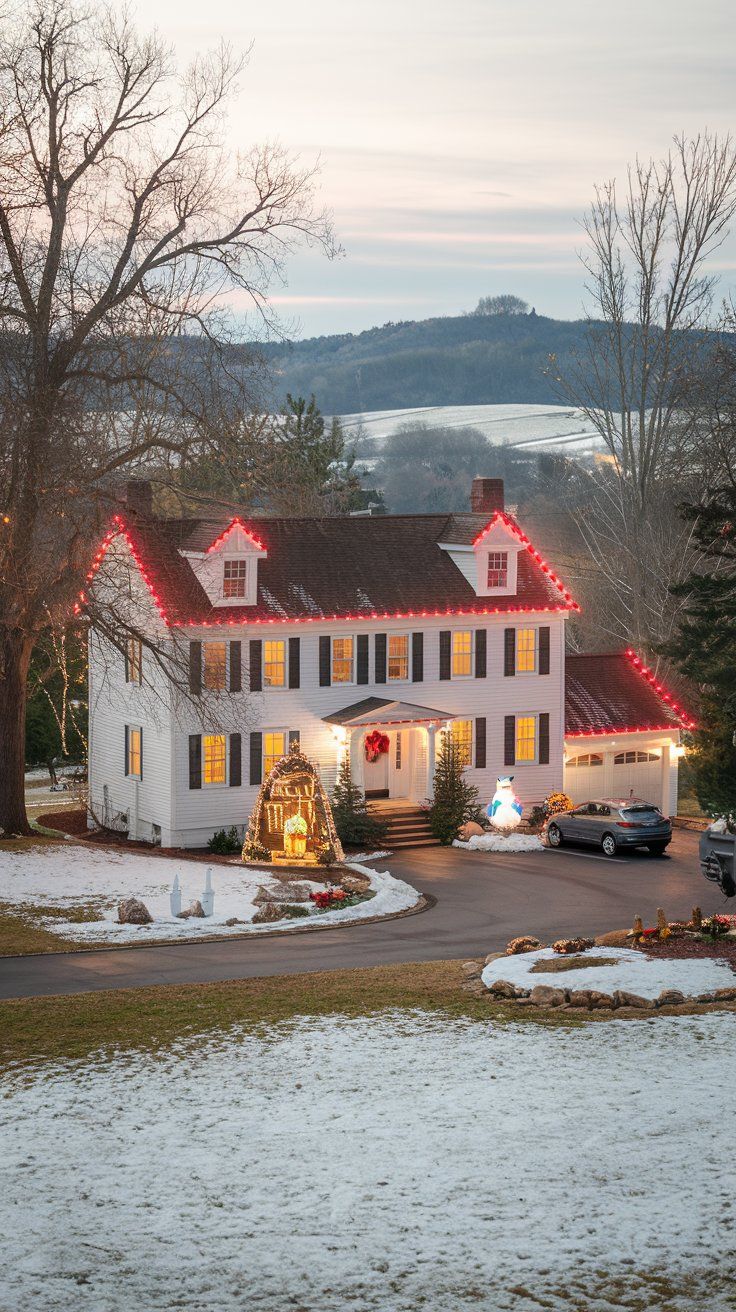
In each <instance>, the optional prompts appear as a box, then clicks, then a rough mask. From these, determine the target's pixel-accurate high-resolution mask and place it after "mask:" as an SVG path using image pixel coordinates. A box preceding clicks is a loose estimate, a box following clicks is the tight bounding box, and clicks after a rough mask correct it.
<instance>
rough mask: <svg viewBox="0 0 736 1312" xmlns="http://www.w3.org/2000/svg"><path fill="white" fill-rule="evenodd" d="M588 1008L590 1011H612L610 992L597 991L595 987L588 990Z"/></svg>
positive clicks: (612, 1004)
mask: <svg viewBox="0 0 736 1312" xmlns="http://www.w3.org/2000/svg"><path fill="white" fill-rule="evenodd" d="M589 1005H590V1008H591V1010H592V1011H613V1006H614V1003H613V998H612V997H611V995H610V993H599V992H598V990H597V989H591V990H590V1004H589Z"/></svg>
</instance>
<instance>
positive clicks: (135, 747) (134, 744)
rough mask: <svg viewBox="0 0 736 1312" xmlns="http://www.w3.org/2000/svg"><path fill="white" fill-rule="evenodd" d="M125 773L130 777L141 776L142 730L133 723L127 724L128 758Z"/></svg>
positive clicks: (140, 777) (136, 777)
mask: <svg viewBox="0 0 736 1312" xmlns="http://www.w3.org/2000/svg"><path fill="white" fill-rule="evenodd" d="M126 765H127V770H126V773H127V774H128V775H129V776H130V778H131V779H142V778H143V731H142V730H141V729H139V728H138V727H136V726H134V725H132V724H131V725H129V726H128V760H127V762H126Z"/></svg>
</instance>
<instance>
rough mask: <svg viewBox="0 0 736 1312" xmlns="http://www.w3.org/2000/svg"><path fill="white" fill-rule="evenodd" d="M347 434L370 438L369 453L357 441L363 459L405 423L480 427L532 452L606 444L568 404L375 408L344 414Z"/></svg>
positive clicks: (584, 450)
mask: <svg viewBox="0 0 736 1312" xmlns="http://www.w3.org/2000/svg"><path fill="white" fill-rule="evenodd" d="M342 424H343V427H344V429H345V433H346V436H347V437H348V439H352V438H354V437H356V436H357V437H360V436H363V435H364V436H365V437H366V438H367V439H369V440H370V446H369V447H368V449H367V451H366V453H365V458H364V453H363V447H362V446H361V444H360V442H359V444H358V457H359V458H360V461H361V464H364V463H367V464H369V465H370V463H371V455H372V454H373V453H374V451H375V450H377V449H380V447H381V446H382V444H383V442H384V441H385V439H386V438H387V437H389V436H390V435H391V434H392V433H395V432H396V431H397V429H398V428H400V427H401V425H402V424H427V425H428V426H429V427H439V428H465V427H470V428H477V429H480V431H481V432H482V433H483V434H484V435H485V436H486V437H487V438H488V440H489V441H490V442H493V443H494V445H497V446H515V447H519V448H522V449H526V450H530V451H566V452H568V453H569V454H571V455H578V456H579V455H584V454H585V455H587V454H590V453H591V452H593V451H596V450H600V449H601V447H602V445H603V444H602V442H601V438H600V436H599V434H598V433H596V432H595V431H593V430H591V425H590V422H589V420H588V419H587V418H586V417H585V415H584V414H583V413H582V411H580V410H576V409H574V408H572V407H571V406H566V405H439V406H415V407H413V408H412V409H409V410H370V411H366V412H365V413H364V414H353V415H343V416H342Z"/></svg>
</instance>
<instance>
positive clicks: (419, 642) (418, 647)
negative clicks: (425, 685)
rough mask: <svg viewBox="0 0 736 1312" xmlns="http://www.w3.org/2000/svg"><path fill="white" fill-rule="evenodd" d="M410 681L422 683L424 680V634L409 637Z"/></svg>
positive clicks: (414, 634)
mask: <svg viewBox="0 0 736 1312" xmlns="http://www.w3.org/2000/svg"><path fill="white" fill-rule="evenodd" d="M411 680H412V683H422V682H423V680H424V634H423V633H412V635H411Z"/></svg>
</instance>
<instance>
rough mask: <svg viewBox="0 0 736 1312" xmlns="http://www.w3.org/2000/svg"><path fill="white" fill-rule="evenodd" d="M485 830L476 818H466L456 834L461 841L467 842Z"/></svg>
mask: <svg viewBox="0 0 736 1312" xmlns="http://www.w3.org/2000/svg"><path fill="white" fill-rule="evenodd" d="M485 832H486V831H485V829H484V828H483V826H482V825H479V824H478V822H477V820H466V821H465V824H464V825H461V826H460V828H459V829H458V831H457V836H458V838H459V839H460V841H461V842H462V843H467V842H468V839H470V838H475V837H476V835H477V834H484V833H485Z"/></svg>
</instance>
